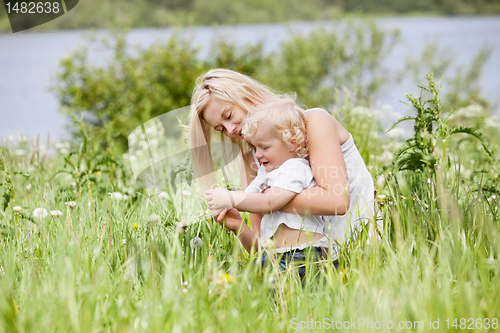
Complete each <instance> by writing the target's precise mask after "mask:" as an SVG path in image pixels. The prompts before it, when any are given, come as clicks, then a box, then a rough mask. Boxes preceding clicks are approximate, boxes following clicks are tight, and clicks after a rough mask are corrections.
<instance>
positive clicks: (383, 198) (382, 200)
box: [377, 194, 387, 207]
mask: <svg viewBox="0 0 500 333" xmlns="http://www.w3.org/2000/svg"><path fill="white" fill-rule="evenodd" d="M377 200H378V203H379V205H380V206H381V207H384V205H385V202H386V201H387V196H386V195H385V194H381V195H379V196H377Z"/></svg>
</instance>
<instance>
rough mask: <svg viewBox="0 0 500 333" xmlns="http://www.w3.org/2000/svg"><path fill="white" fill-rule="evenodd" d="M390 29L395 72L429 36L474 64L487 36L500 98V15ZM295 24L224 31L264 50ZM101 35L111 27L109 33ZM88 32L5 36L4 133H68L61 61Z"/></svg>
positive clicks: (1, 69)
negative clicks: (396, 37) (59, 86)
mask: <svg viewBox="0 0 500 333" xmlns="http://www.w3.org/2000/svg"><path fill="white" fill-rule="evenodd" d="M377 22H378V23H380V24H381V25H382V26H383V27H385V28H398V29H400V31H401V37H402V40H403V42H402V43H401V44H400V45H398V46H397V47H396V48H395V49H394V51H393V52H392V53H391V55H390V56H389V58H388V59H387V62H386V65H387V66H388V67H389V69H391V70H396V69H399V68H401V67H402V66H403V65H404V62H405V61H406V58H407V57H408V56H415V55H419V54H421V52H422V51H423V49H424V47H425V45H426V44H427V43H428V42H434V41H436V40H438V41H439V43H440V45H442V46H445V47H447V48H449V50H450V52H451V53H452V55H453V58H454V59H455V60H456V63H457V64H458V65H459V66H464V68H465V66H467V65H468V64H470V62H471V61H472V59H473V57H474V55H475V54H476V53H477V52H478V51H479V50H480V48H481V47H482V45H483V44H484V43H485V42H488V43H489V44H491V45H493V46H494V47H495V49H494V51H493V54H492V56H491V57H490V59H489V61H488V63H487V64H486V65H485V71H484V75H483V78H482V81H481V87H482V90H483V93H484V94H485V96H486V97H487V98H489V99H491V100H494V101H497V102H498V101H499V97H498V96H499V94H498V93H499V92H500V75H499V74H500V16H490V17H454V18H448V17H432V18H384V19H378V20H377ZM314 25H315V24H314V23H311V22H304V23H294V24H292V25H290V27H291V28H292V29H293V30H295V31H301V32H304V33H306V32H308V31H310V30H311V29H313V28H314ZM289 31H290V30H289V27H287V26H285V25H282V24H256V25H239V26H234V27H229V28H223V29H222V28H221V29H218V30H217V34H220V33H225V34H227V35H228V36H229V37H230V38H232V39H233V40H234V41H237V42H238V43H255V42H257V41H259V40H261V39H264V41H265V44H264V50H265V51H271V50H273V49H275V48H276V47H278V46H279V42H280V41H282V40H283V39H285V38H287V36H288V35H289ZM100 33H103V32H102V31H101V32H100ZM171 33H172V31H171V30H170V29H133V30H131V31H130V33H129V34H128V36H127V39H128V41H129V42H130V43H132V44H137V45H140V46H143V47H145V46H148V45H150V44H151V43H153V42H155V41H156V40H158V39H167V38H168V36H170V35H171ZM192 33H193V41H194V43H196V44H198V45H199V46H200V47H201V52H200V56H202V57H203V56H206V55H207V52H208V48H209V43H210V40H211V38H212V36H213V33H214V30H213V29H212V28H209V27H197V28H194V29H193V30H192ZM87 34H88V33H87V32H85V31H79V30H75V31H56V32H21V33H16V34H11V33H5V34H0V137H4V138H5V137H7V136H8V135H16V136H18V135H19V133H20V132H22V133H24V134H25V135H28V136H29V137H36V136H37V135H38V134H39V135H40V136H41V137H42V138H43V139H44V140H45V138H46V137H47V134H48V133H50V137H51V141H58V140H63V139H64V138H65V137H67V132H66V128H67V126H68V124H69V121H68V119H67V118H66V117H65V116H63V115H61V114H60V113H59V111H58V110H59V108H60V107H59V104H58V101H57V98H56V96H55V93H54V92H53V91H51V90H50V87H51V86H53V85H54V78H55V76H56V73H57V66H58V63H59V62H60V60H61V59H62V57H64V56H65V55H69V54H70V52H71V51H72V50H74V49H75V48H76V47H77V46H79V45H84V44H85V36H86V35H87ZM91 50H92V51H91V52H92V53H91V59H93V61H95V62H97V63H100V62H102V61H103V59H102V57H97V55H101V54H102V53H98V50H96V49H91ZM418 91H419V90H418V88H416V87H415V85H414V83H413V82H403V83H402V84H400V85H398V86H395V87H392V88H391V89H390V90H389V93H388V94H387V95H386V96H383V98H381V100H380V102H381V103H383V104H389V105H391V106H392V109H393V110H394V111H398V112H400V113H404V112H405V108H406V107H405V106H404V105H402V104H401V103H400V102H399V101H400V100H403V99H404V94H405V93H406V92H412V93H414V94H418ZM496 112H498V110H497V111H496Z"/></svg>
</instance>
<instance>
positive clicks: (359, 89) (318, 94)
mask: <svg viewBox="0 0 500 333" xmlns="http://www.w3.org/2000/svg"><path fill="white" fill-rule="evenodd" d="M398 41H399V39H398V32H397V31H396V30H392V31H386V30H383V29H381V28H379V27H378V26H377V25H375V23H373V22H354V21H347V22H345V24H344V23H337V24H333V25H332V26H329V27H320V28H318V29H316V30H313V31H312V32H310V33H309V34H295V35H293V36H292V38H291V39H290V40H287V41H285V42H284V43H282V45H281V49H280V50H279V52H278V54H275V55H273V57H272V61H273V66H272V68H270V69H269V70H268V69H266V68H263V71H262V73H261V76H260V77H261V78H262V80H263V81H264V82H269V86H271V87H274V88H275V89H277V90H279V91H283V92H287V91H295V92H297V94H298V96H299V97H300V98H301V99H302V100H303V102H304V104H305V105H307V106H308V107H323V108H329V107H330V106H331V105H332V103H333V102H334V94H332V91H333V90H334V88H337V89H340V88H341V87H342V86H345V87H347V88H348V89H349V90H351V91H353V92H354V93H355V94H356V96H357V99H358V101H359V102H360V103H365V104H369V100H370V98H371V97H372V96H373V95H376V94H378V93H380V92H381V90H382V89H383V88H384V87H385V85H386V84H387V83H388V81H389V80H390V78H389V77H388V75H387V70H385V68H384V66H382V61H383V60H384V59H385V57H387V55H388V54H389V53H390V52H391V51H392V48H393V46H394V45H395V43H397V42H398Z"/></svg>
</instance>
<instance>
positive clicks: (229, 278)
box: [217, 273, 236, 284]
mask: <svg viewBox="0 0 500 333" xmlns="http://www.w3.org/2000/svg"><path fill="white" fill-rule="evenodd" d="M233 282H236V279H235V278H234V276H232V275H231V274H229V273H226V274H222V275H221V277H220V278H219V279H218V280H217V283H218V284H223V283H226V284H231V283H233Z"/></svg>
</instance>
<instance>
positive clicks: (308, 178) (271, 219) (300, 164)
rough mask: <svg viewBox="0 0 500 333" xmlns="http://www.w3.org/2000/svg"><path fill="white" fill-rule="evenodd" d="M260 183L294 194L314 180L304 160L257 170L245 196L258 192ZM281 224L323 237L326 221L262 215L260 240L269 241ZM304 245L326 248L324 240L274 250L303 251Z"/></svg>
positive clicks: (284, 214) (324, 238)
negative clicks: (270, 168) (273, 168)
mask: <svg viewBox="0 0 500 333" xmlns="http://www.w3.org/2000/svg"><path fill="white" fill-rule="evenodd" d="M262 184H267V185H268V186H270V187H279V188H281V189H284V190H288V191H292V192H295V193H300V192H302V190H303V189H305V188H310V187H314V186H316V181H315V180H314V176H313V173H312V170H311V166H310V164H309V162H308V161H307V160H306V159H304V158H291V159H289V160H287V161H286V162H285V163H283V164H282V165H281V166H280V167H279V168H278V169H275V170H272V171H271V172H267V171H266V168H265V167H264V166H262V165H261V166H260V167H259V171H258V172H257V177H255V179H254V180H253V181H252V183H250V185H248V187H247V188H246V189H245V192H246V193H259V192H260V189H261V186H262ZM281 224H285V225H286V226H287V227H289V228H290V229H295V230H303V231H304V232H305V231H309V232H314V233H319V234H323V232H324V230H325V229H326V221H325V220H324V219H323V218H322V217H321V216H316V215H313V216H304V215H298V214H292V213H284V212H281V211H276V212H272V213H270V214H266V215H264V217H263V218H262V220H261V224H260V240H261V242H262V243H264V242H265V241H266V240H267V239H269V238H271V237H272V236H273V235H274V234H275V233H276V230H277V229H278V227H279V226H280V225H281ZM308 246H325V247H326V248H328V239H327V238H326V237H323V238H322V239H320V240H316V241H313V242H309V243H307V244H303V245H301V246H299V247H297V246H295V247H290V248H281V249H276V252H277V253H281V252H286V251H290V250H291V249H303V248H305V247H308Z"/></svg>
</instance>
